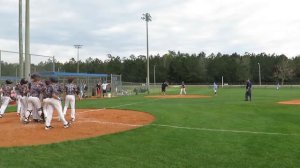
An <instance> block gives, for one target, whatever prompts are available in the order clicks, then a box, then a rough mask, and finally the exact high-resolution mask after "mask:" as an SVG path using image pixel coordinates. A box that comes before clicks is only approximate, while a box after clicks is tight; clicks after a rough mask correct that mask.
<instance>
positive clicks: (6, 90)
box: [0, 80, 13, 118]
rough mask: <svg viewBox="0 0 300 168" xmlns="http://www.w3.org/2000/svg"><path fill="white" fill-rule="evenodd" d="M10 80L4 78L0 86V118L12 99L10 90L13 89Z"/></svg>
mask: <svg viewBox="0 0 300 168" xmlns="http://www.w3.org/2000/svg"><path fill="white" fill-rule="evenodd" d="M12 83H13V82H12V81H10V80H6V81H5V84H4V85H3V86H2V91H1V92H2V94H3V96H2V105H1V108H0V118H2V117H3V116H4V113H5V110H6V108H7V106H8V104H9V102H10V101H12V99H11V98H10V96H11V91H12V90H13V87H12Z"/></svg>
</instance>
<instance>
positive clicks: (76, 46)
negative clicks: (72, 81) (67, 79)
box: [74, 44, 83, 73]
mask: <svg viewBox="0 0 300 168" xmlns="http://www.w3.org/2000/svg"><path fill="white" fill-rule="evenodd" d="M82 46H83V45H80V44H75V45H74V47H75V48H77V73H79V49H80V48H82Z"/></svg>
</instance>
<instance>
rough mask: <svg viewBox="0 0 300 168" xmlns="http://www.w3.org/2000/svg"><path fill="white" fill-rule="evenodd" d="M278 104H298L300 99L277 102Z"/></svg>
mask: <svg viewBox="0 0 300 168" xmlns="http://www.w3.org/2000/svg"><path fill="white" fill-rule="evenodd" d="M278 103H279V104H293V105H297V104H300V99H296V100H289V101H282V102H278Z"/></svg>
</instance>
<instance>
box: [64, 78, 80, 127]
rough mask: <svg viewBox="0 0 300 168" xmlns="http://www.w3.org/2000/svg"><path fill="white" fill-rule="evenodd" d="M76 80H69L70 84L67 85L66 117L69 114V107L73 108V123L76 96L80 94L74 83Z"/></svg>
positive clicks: (73, 119)
mask: <svg viewBox="0 0 300 168" xmlns="http://www.w3.org/2000/svg"><path fill="white" fill-rule="evenodd" d="M73 81H74V78H69V79H68V84H66V85H65V94H66V97H65V107H64V111H63V113H64V116H66V114H67V110H68V106H69V104H70V106H71V122H74V121H75V94H77V93H78V90H77V86H76V85H75V84H74V83H73Z"/></svg>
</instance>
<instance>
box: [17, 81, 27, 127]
mask: <svg viewBox="0 0 300 168" xmlns="http://www.w3.org/2000/svg"><path fill="white" fill-rule="evenodd" d="M27 83H28V81H27V80H25V79H24V78H23V79H21V81H20V84H19V85H17V89H18V92H19V94H20V96H19V99H20V105H21V109H20V120H21V121H23V122H25V114H26V111H27V94H28V92H29V89H28V84H27Z"/></svg>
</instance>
